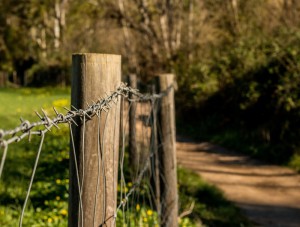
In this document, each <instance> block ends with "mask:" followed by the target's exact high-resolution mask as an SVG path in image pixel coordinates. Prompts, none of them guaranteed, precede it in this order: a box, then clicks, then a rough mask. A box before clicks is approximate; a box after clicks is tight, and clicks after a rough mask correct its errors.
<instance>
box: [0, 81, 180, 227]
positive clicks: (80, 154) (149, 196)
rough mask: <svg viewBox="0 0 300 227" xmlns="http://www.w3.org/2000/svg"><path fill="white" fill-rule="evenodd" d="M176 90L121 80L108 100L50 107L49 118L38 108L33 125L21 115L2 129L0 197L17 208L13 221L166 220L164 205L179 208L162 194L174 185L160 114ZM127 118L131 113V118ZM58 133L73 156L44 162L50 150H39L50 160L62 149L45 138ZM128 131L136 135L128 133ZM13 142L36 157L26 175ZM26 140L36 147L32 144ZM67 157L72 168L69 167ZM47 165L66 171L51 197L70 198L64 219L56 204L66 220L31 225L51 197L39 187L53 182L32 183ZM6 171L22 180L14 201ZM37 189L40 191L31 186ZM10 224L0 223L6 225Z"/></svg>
mask: <svg viewBox="0 0 300 227" xmlns="http://www.w3.org/2000/svg"><path fill="white" fill-rule="evenodd" d="M173 89H174V88H173V86H170V87H168V88H167V89H165V90H163V91H162V92H161V93H158V94H149V93H148V94H142V93H140V92H139V91H138V90H136V89H133V88H131V87H129V86H127V85H126V84H123V83H122V84H121V85H120V86H119V87H118V88H116V89H115V91H113V92H112V93H111V94H108V95H107V96H106V97H105V98H100V99H99V100H98V101H95V102H92V103H86V104H85V105H86V108H85V109H77V108H75V107H74V106H71V108H67V107H65V108H64V109H65V111H64V112H62V111H58V110H57V109H55V108H53V115H54V117H51V116H50V114H49V113H48V112H46V111H44V110H43V109H42V110H41V111H40V112H36V115H37V117H38V119H39V120H38V121H36V122H29V121H28V120H24V119H21V124H20V125H19V126H17V127H15V128H13V129H10V130H4V129H0V145H1V152H0V154H1V163H0V185H1V184H2V186H0V187H1V188H0V195H1V197H2V199H1V201H2V202H4V203H7V205H9V206H15V208H14V210H15V214H14V215H12V217H15V218H16V219H18V221H17V222H18V225H19V226H51V224H53V225H52V226H65V224H66V220H67V219H68V222H69V225H70V226H81V227H83V226H115V225H116V226H160V225H162V224H163V225H165V224H167V223H168V222H169V220H168V217H169V216H170V215H169V214H168V213H166V212H165V211H166V210H167V209H166V207H169V208H170V207H171V210H172V209H176V206H173V205H172V204H169V203H168V202H167V201H166V200H165V199H163V198H166V194H169V193H172V192H170V191H171V190H172V189H171V188H168V187H166V186H165V185H166V184H167V183H166V182H167V181H166V179H165V178H166V176H165V175H164V174H163V172H162V171H161V169H162V168H163V163H162V161H161V160H162V155H161V152H162V148H163V147H164V140H165V138H164V137H165V136H164V129H163V126H162V123H161V122H162V121H161V119H160V118H161V115H160V114H159V113H161V108H162V107H161V106H162V104H163V99H164V98H165V97H166V96H167V95H168V94H169V93H170V91H172V90H173ZM130 115H132V116H134V121H133V122H132V120H130ZM59 131H62V133H60V134H59V136H58V137H61V138H60V139H62V140H65V141H66V140H68V139H66V138H68V136H67V135H68V134H69V135H70V153H69V154H68V155H66V157H65V158H64V159H63V160H64V161H63V162H61V161H59V160H58V161H57V162H53V163H52V162H51V163H52V164H49V163H50V158H49V159H48V161H49V163H48V164H47V162H46V161H45V162H42V161H41V156H43V155H48V154H43V151H44V150H47V152H49V150H50V151H51V152H52V153H53V156H51V157H52V158H54V159H56V153H55V151H54V149H55V147H59V146H60V142H55V143H57V144H54V145H53V144H51V143H50V144H49V145H48V144H47V143H48V142H47V136H50V135H51V134H55V133H57V132H59ZM133 132H134V135H131V134H132V133H133ZM49 134H50V135H49ZM63 138H65V139H63ZM133 138H134V143H132V140H133ZM50 139H51V137H50ZM30 141H33V142H32V143H31V142H30ZM58 141H59V140H58ZM91 141H94V142H93V144H94V146H92V147H89V146H90V145H89V144H90V142H91ZM15 143H22V145H24V146H27V147H28V151H29V152H28V156H31V157H33V156H34V158H32V159H31V161H26V165H32V167H31V170H30V173H29V170H28V169H27V170H26V171H27V172H28V173H27V176H29V177H27V178H26V177H25V178H24V179H22V177H21V178H18V177H17V175H18V174H17V173H14V169H13V164H14V162H15V163H18V165H23V164H24V163H25V158H26V154H25V155H24V157H20V159H21V160H17V157H18V156H17V155H15V154H16V153H17V152H18V150H14V147H13V146H14V144H15ZM53 143H54V142H53ZM31 144H32V146H33V145H34V144H35V145H36V148H33V147H32V146H31ZM49 147H50V148H49ZM64 152H65V153H66V151H64ZM49 157H50V156H49ZM22 159H23V161H22ZM23 162H24V163H23ZM67 162H69V165H66V163H67ZM49 165H51V168H50V167H49ZM6 166H8V168H9V173H8V174H5V173H6ZM19 167H20V166H19ZM175 167H176V166H175ZM47 168H48V169H51V170H52V171H53V173H50V174H53V175H55V174H56V171H57V172H59V171H60V172H64V173H66V172H68V171H69V172H70V177H66V179H65V181H64V184H63V183H62V181H61V180H60V179H56V180H55V184H57V185H60V186H62V185H64V187H65V188H64V189H63V190H59V192H61V193H62V194H59V195H55V196H56V197H55V200H56V201H57V203H58V204H59V202H61V201H62V200H65V201H64V202H63V203H64V204H66V200H67V199H69V206H68V208H67V209H68V213H69V215H68V218H67V211H66V209H65V208H66V205H64V206H62V207H63V208H61V209H60V208H58V207H60V205H56V206H55V209H56V211H53V212H54V213H57V214H59V215H60V216H61V217H63V218H64V219H65V221H64V222H56V220H55V218H54V217H53V218H52V217H48V216H47V217H46V218H44V217H43V218H41V220H40V221H38V223H32V220H31V218H30V215H32V212H33V213H34V214H37V213H38V212H39V209H43V207H45V205H49V204H47V203H50V201H49V200H48V199H47V197H51V196H52V197H53V195H52V194H51V193H50V192H49V193H48V194H46V195H47V196H45V197H44V198H39V193H40V192H41V191H39V190H38V189H39V188H40V190H44V192H45V191H47V190H49V188H51V187H52V186H51V183H49V182H48V183H47V184H45V185H35V180H36V179H40V178H45V177H46V176H45V174H46V173H45V169H47ZM10 174H11V175H13V176H16V177H17V178H16V179H22V180H21V181H22V184H23V185H27V186H26V187H27V188H26V190H25V191H23V192H19V196H18V198H17V199H16V200H15V201H14V202H15V205H13V204H14V203H13V202H12V200H14V198H5V195H6V192H7V191H8V190H10V189H9V187H6V185H9V184H8V183H7V182H6V181H8V180H7V179H8V178H9V180H10V181H11V180H12V178H10V177H9V175H10ZM69 179H70V180H69ZM115 179H117V181H116V180H115ZM12 185H13V184H12ZM46 185H47V186H46ZM34 187H36V188H37V189H34V190H33V188H34ZM23 189H24V188H23ZM169 190H170V191H169ZM49 191H50V190H49ZM31 198H32V199H31ZM46 201H47V202H46ZM49 206H50V205H49ZM50 209H51V206H50ZM53 210H54V209H53ZM169 210H170V209H169ZM14 221H15V220H11V222H10V223H13V222H14ZM8 222H9V220H8ZM8 222H7V223H2V224H3V225H5V224H7V226H8V225H9V223H8ZM0 223H1V221H0ZM70 223H71V224H70Z"/></svg>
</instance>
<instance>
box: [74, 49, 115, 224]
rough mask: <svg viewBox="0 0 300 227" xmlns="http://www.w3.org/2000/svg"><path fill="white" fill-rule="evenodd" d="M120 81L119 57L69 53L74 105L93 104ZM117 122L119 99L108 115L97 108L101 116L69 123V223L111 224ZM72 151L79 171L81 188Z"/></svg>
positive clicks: (112, 218) (79, 107)
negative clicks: (71, 140)
mask: <svg viewBox="0 0 300 227" xmlns="http://www.w3.org/2000/svg"><path fill="white" fill-rule="evenodd" d="M120 83H121V56H119V55H107V54H74V55H73V56H72V97H71V104H72V105H73V106H74V107H75V108H76V109H85V108H87V105H88V104H87V103H89V104H92V102H93V101H97V100H98V99H100V97H106V95H107V94H109V93H110V92H111V91H114V90H115V89H116V88H117V87H118V86H119V85H120ZM106 118H107V119H106ZM86 119H87V118H86ZM78 122H79V121H78ZM99 122H100V123H99ZM99 124H100V129H99V127H98V126H99ZM119 124H120V102H117V104H114V105H113V106H112V107H111V109H110V110H109V111H108V112H107V113H106V112H102V113H101V117H100V118H99V117H97V116H94V118H93V119H92V120H89V121H87V122H86V123H85V124H83V122H81V123H80V125H79V126H78V127H77V126H75V125H74V124H73V125H72V134H73V141H74V143H75V146H74V148H75V149H73V146H72V143H71V146H70V189H69V191H70V195H69V226H70V227H78V226H81V227H83V226H84V227H85V226H97V227H98V226H114V214H115V213H114V212H115V210H116V206H117V180H118V176H117V173H118V151H119ZM74 152H75V153H76V160H77V167H78V169H79V185H80V187H81V189H80V190H79V187H78V179H77V173H76V168H77V167H76V165H75V157H74V155H73V154H74ZM99 152H100V153H101V155H99ZM98 173H100V175H99V174H98ZM80 193H81V196H80ZM80 197H81V199H80ZM80 200H81V202H80Z"/></svg>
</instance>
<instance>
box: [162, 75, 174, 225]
mask: <svg viewBox="0 0 300 227" xmlns="http://www.w3.org/2000/svg"><path fill="white" fill-rule="evenodd" d="M174 79H175V78H174V75H173V74H161V75H159V91H160V92H166V96H165V97H163V98H162V100H161V111H160V125H161V132H162V135H161V137H162V138H161V141H160V142H161V144H162V146H161V150H159V156H160V165H161V184H160V186H161V214H162V216H161V225H162V226H167V227H176V226H178V220H177V218H178V194H177V165H176V127H175V104H174V86H175V84H174V82H175V80H174Z"/></svg>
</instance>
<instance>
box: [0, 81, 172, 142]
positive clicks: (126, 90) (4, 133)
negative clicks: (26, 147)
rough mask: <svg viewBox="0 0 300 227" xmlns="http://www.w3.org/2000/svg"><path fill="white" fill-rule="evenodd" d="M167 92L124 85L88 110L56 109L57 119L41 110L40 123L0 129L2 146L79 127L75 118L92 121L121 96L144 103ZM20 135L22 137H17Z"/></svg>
mask: <svg viewBox="0 0 300 227" xmlns="http://www.w3.org/2000/svg"><path fill="white" fill-rule="evenodd" d="M167 92H168V90H167V91H164V92H162V93H159V94H149V93H146V94H142V93H140V92H139V90H138V89H133V88H131V87H129V86H127V84H125V83H122V84H121V85H120V86H119V87H118V88H117V89H116V90H115V91H114V92H112V93H111V94H110V95H107V97H106V98H101V99H99V100H98V101H96V102H93V104H92V105H89V104H88V108H87V109H85V110H84V109H76V108H75V107H74V106H72V107H71V109H68V108H67V107H64V109H65V110H66V111H68V112H67V114H63V113H59V112H58V111H57V109H56V108H55V107H53V110H54V112H55V114H56V117H54V118H52V119H51V118H50V117H49V116H48V114H47V113H46V111H44V110H43V109H41V111H42V114H40V113H38V112H37V111H36V112H35V113H36V115H37V116H38V117H39V119H40V121H37V122H29V121H28V120H24V119H22V118H21V119H20V120H21V124H20V125H19V126H17V127H16V128H14V129H10V130H4V129H0V146H2V147H6V146H8V145H9V144H11V143H14V142H19V141H21V140H23V139H24V138H26V137H27V136H28V140H29V141H30V139H31V135H34V134H35V135H42V132H43V131H44V132H47V131H51V128H52V127H56V128H58V129H59V126H58V125H59V124H65V123H71V122H72V123H74V124H75V125H77V123H76V121H75V118H76V117H80V118H81V120H82V118H83V117H85V119H86V120H91V119H92V117H93V116H95V115H97V113H98V112H99V111H105V112H107V111H108V110H109V109H110V108H111V107H112V104H116V103H117V102H118V97H119V96H124V97H126V98H127V99H128V100H129V101H131V102H144V101H151V100H156V99H161V98H162V97H164V96H165V95H166V93H167ZM129 94H132V95H133V97H134V98H129ZM40 126H43V127H45V129H44V130H41V129H40V130H36V131H35V130H34V129H36V128H38V127H40ZM18 133H20V135H17V134H18ZM8 136H12V137H11V138H8V139H5V137H8Z"/></svg>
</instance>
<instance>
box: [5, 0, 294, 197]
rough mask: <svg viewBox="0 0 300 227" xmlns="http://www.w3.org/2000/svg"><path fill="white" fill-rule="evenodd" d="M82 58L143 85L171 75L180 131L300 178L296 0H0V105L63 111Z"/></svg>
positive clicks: (17, 108)
mask: <svg viewBox="0 0 300 227" xmlns="http://www.w3.org/2000/svg"><path fill="white" fill-rule="evenodd" d="M80 52H95V53H110V54H121V55H122V62H123V63H122V64H123V66H122V67H123V71H122V73H123V74H124V75H128V74H136V75H137V76H138V78H139V80H140V81H143V82H147V81H149V80H151V79H152V78H153V76H155V75H157V74H159V73H174V74H175V75H176V80H177V83H178V90H177V94H176V96H175V97H176V111H177V113H176V114H177V131H178V132H179V133H180V134H186V135H189V136H190V137H193V138H195V139H198V140H202V141H203V140H206V141H211V142H215V143H218V144H220V145H223V146H225V147H227V148H230V149H235V150H238V151H240V152H244V153H247V154H250V155H252V156H254V157H258V158H261V159H264V160H268V161H269V162H272V163H277V164H282V165H288V166H290V167H293V168H294V169H296V170H297V171H300V140H299V137H300V132H299V127H300V120H299V119H300V118H299V117H300V99H299V97H300V89H299V86H300V76H299V73H300V1H297V0H247V1H243V0H18V1H17V0H13V1H12V0H1V2H0V87H4V89H2V90H1V91H2V94H1V96H2V99H1V100H2V103H4V102H10V103H11V100H18V99H19V101H20V103H21V102H23V103H24V105H25V104H26V106H27V108H31V107H33V105H35V106H36V105H39V104H40V106H43V103H44V102H45V100H47V102H48V103H49V104H48V105H49V106H53V105H54V106H55V105H56V104H57V105H58V106H59V105H66V104H68V103H69V101H68V98H67V97H68V96H67V95H69V86H70V84H71V55H72V53H80ZM49 86H52V87H55V89H56V90H53V89H52V92H51V91H49V89H48V88H49ZM36 87H38V88H39V89H37V90H34V89H32V88H35V89H36ZM45 87H46V88H45ZM18 91H20V92H19V93H18ZM29 94H31V95H32V94H33V95H35V97H37V99H36V100H35V101H34V102H32V101H30V102H29V101H27V103H26V101H24V99H26V95H29ZM51 94H55V95H56V96H55V97H54V96H53V97H52V98H51V99H49V98H48V97H50V95H51ZM14 95H15V97H14ZM9 97H10V98H11V100H10V98H9ZM38 97H41V99H38ZM22 99H23V100H22ZM44 99H45V100H44ZM38 100H40V102H39V101H38ZM55 100H56V104H55ZM57 100H58V101H57ZM31 102H32V103H31ZM62 103H63V104H62ZM8 106H10V107H9V108H11V110H12V111H14V113H15V114H16V115H17V114H18V113H19V114H18V115H20V113H21V112H23V115H24V108H25V107H24V108H23V107H22V105H21V104H16V105H15V106H14V105H9V104H7V105H6V107H5V106H2V108H1V107H0V110H1V112H2V113H3V112H5V111H7V110H9V108H8ZM38 107H39V106H36V108H38ZM22 108H23V109H22ZM45 108H46V107H45ZM30 111H32V109H30ZM25 116H26V113H25ZM28 116H29V114H28ZM12 117H14V116H12ZM12 117H11V118H12ZM29 117H30V116H29ZM7 118H8V117H7V116H4V115H3V116H2V119H7ZM3 122H5V121H3ZM2 125H3V126H6V125H9V126H13V125H15V122H13V120H10V121H6V122H5V123H1V125H0V126H2ZM66 147H67V145H66ZM58 180H60V178H58ZM54 200H55V199H54Z"/></svg>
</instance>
